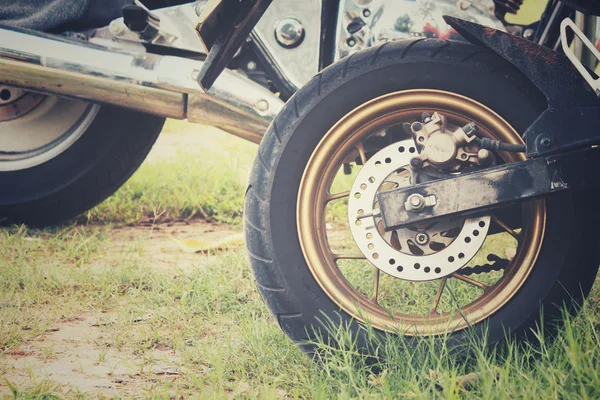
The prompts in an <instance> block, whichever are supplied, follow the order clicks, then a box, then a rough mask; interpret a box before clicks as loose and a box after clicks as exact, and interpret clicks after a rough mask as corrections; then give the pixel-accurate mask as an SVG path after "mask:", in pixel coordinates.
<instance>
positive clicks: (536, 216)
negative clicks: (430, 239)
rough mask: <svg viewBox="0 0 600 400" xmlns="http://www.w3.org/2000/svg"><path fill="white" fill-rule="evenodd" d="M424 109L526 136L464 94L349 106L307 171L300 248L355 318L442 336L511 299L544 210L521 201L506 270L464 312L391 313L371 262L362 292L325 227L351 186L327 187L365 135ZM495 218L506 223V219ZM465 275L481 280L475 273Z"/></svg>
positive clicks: (506, 138)
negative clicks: (370, 280)
mask: <svg viewBox="0 0 600 400" xmlns="http://www.w3.org/2000/svg"><path fill="white" fill-rule="evenodd" d="M423 111H428V112H435V111H438V112H440V113H442V114H444V115H446V116H450V117H451V118H454V119H455V120H456V121H459V122H461V123H462V122H464V123H467V122H471V121H475V122H476V123H477V125H478V126H479V127H480V130H481V132H482V134H483V135H484V136H488V137H494V138H495V139H497V140H501V141H503V142H506V143H514V144H520V143H523V141H522V139H521V137H520V136H519V134H518V133H517V132H516V131H515V130H514V129H513V128H512V127H511V126H510V125H509V124H508V123H507V122H506V121H505V120H504V119H502V118H501V117H500V116H499V115H498V114H496V113H495V112H494V111H492V110H491V109H489V108H487V107H486V106H484V105H482V104H480V103H478V102H476V101H474V100H472V99H469V98H467V97H464V96H461V95H458V94H455V93H450V92H444V91H438V90H407V91H401V92H395V93H391V94H388V95H384V96H381V97H378V98H376V99H373V100H371V101H369V102H367V103H365V104H363V105H361V106H359V107H357V108H356V109H354V110H352V111H351V112H350V113H348V114H347V115H346V116H344V117H343V118H342V119H341V120H340V121H338V123H336V124H335V125H334V126H333V127H332V128H331V129H330V130H329V131H328V132H327V133H326V134H325V135H324V137H323V138H322V139H321V141H320V142H319V144H318V145H317V147H316V148H315V150H314V152H313V154H312V155H311V157H310V159H309V162H308V164H307V166H306V169H305V171H304V174H303V177H302V180H301V183H300V188H299V193H298V203H297V209H296V219H297V229H298V237H299V240H300V245H301V248H302V252H303V254H304V257H305V260H306V262H307V264H308V267H309V269H310V271H311V273H312V275H313V277H314V278H315V279H316V281H317V282H318V284H319V285H320V287H321V288H322V289H323V290H324V291H325V293H326V294H327V296H328V297H329V298H330V299H331V300H332V301H334V302H335V303H336V304H337V305H338V306H339V307H340V308H341V309H343V310H344V311H346V312H347V313H348V314H349V315H350V316H351V317H353V318H355V319H357V320H359V321H362V322H367V323H369V324H371V325H372V326H373V327H375V328H377V329H381V330H384V331H388V332H396V333H402V334H405V335H423V334H427V335H439V334H445V333H448V332H452V331H456V330H461V329H464V328H466V327H468V326H470V325H473V324H475V323H477V322H480V321H482V320H484V319H486V318H488V317H489V316H491V315H492V314H494V313H495V312H496V311H498V310H499V309H500V308H501V307H502V306H503V305H505V304H506V303H507V302H508V301H509V300H510V299H511V298H513V296H514V295H515V294H516V293H517V292H518V290H519V289H520V288H521V286H522V285H523V283H524V282H525V281H526V279H527V277H528V276H529V274H530V272H531V270H532V268H533V266H534V264H535V262H536V260H537V257H538V254H539V251H540V248H541V245H542V240H543V236H544V227H545V216H546V208H545V201H544V200H533V201H527V202H524V203H523V204H522V215H523V221H522V229H521V232H520V233H519V234H518V235H519V241H518V248H517V252H516V255H515V256H514V257H513V259H512V260H511V261H510V263H509V265H508V266H507V268H506V272H505V274H504V276H503V277H502V278H500V280H499V281H498V282H496V283H495V284H494V285H493V286H491V287H487V288H485V291H484V293H483V295H482V296H481V297H479V298H478V299H477V300H475V301H473V302H471V303H469V304H467V305H466V306H465V307H463V308H461V310H460V313H457V314H456V315H454V316H450V317H449V316H448V315H441V316H440V315H427V316H414V315H413V316H407V315H406V314H403V313H401V312H394V313H390V312H389V311H388V310H386V309H385V308H383V307H382V306H380V305H379V304H378V303H377V290H378V289H377V288H378V282H379V272H377V271H378V270H377V268H376V267H374V266H373V267H372V268H375V270H377V271H375V273H374V291H375V294H374V295H373V296H372V297H370V298H368V297H367V296H365V295H363V294H361V293H360V292H359V291H358V290H357V289H356V288H354V287H353V286H352V284H350V282H349V281H348V280H347V279H346V278H345V277H344V275H343V274H342V272H341V270H340V268H339V267H338V265H337V261H338V260H339V256H338V255H336V254H334V253H333V252H332V251H331V250H330V247H329V243H328V238H327V234H326V227H325V225H326V223H325V213H326V207H327V204H328V203H329V202H330V201H332V200H335V199H339V198H341V197H343V196H347V195H348V193H335V194H331V193H330V192H329V189H330V187H331V184H332V182H333V179H334V178H335V175H336V173H337V171H338V170H339V167H340V166H341V164H342V162H343V160H344V158H345V157H346V156H347V155H348V154H349V153H350V152H356V151H357V152H358V154H359V155H360V157H361V158H363V160H365V159H366V158H365V152H364V147H363V145H362V141H363V140H364V139H366V138H367V137H369V136H371V135H372V134H373V133H375V132H379V131H382V130H383V129H384V128H385V127H390V126H392V125H395V124H397V123H400V122H406V121H409V120H411V118H412V120H413V121H414V120H417V119H418V118H419V116H420V114H421V113H422V112H423ZM500 155H501V158H502V159H503V160H504V161H506V162H515V161H520V160H523V159H525V155H524V154H522V153H501V154H500ZM497 223H499V224H500V226H501V224H502V221H498V222H497ZM512 234H515V232H512ZM515 235H516V234H515ZM345 258H346V257H345ZM348 258H352V256H350V257H348ZM357 258H358V257H357ZM458 272H460V270H459V271H458ZM453 277H455V278H459V279H461V280H463V279H462V278H460V277H456V276H453ZM447 278H450V277H445V278H442V279H441V280H440V292H439V296H441V290H443V288H444V285H445V282H446V279H447ZM464 278H466V277H464ZM464 281H465V282H468V281H472V282H468V283H470V284H475V285H477V283H478V282H477V281H475V280H473V279H471V278H466V280H464ZM482 287H483V286H482ZM439 296H437V295H436V300H434V301H436V302H439ZM436 306H437V303H436Z"/></svg>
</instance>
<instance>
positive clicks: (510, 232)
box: [492, 215, 519, 241]
mask: <svg viewBox="0 0 600 400" xmlns="http://www.w3.org/2000/svg"><path fill="white" fill-rule="evenodd" d="M492 219H493V220H494V222H495V223H496V224H498V226H499V227H500V228H502V229H504V230H505V231H506V232H507V233H508V234H509V235H510V236H512V237H514V238H515V239H517V241H518V240H519V234H518V233H517V232H515V231H513V230H512V229H511V227H510V226H508V225H506V224H505V223H504V222H503V221H502V220H501V219H500V218H498V217H496V216H495V215H494V216H493V217H492Z"/></svg>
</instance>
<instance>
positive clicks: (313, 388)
mask: <svg viewBox="0 0 600 400" xmlns="http://www.w3.org/2000/svg"><path fill="white" fill-rule="evenodd" d="M0 244H1V246H0V253H1V254H0V359H2V358H3V357H2V354H3V353H6V352H9V351H10V350H13V349H15V348H18V346H20V345H21V344H24V343H28V342H30V341H31V340H32V339H33V338H35V337H39V336H40V335H41V334H42V333H43V332H44V331H45V330H46V329H48V328H49V327H51V326H52V325H53V324H55V323H57V322H60V321H65V320H70V319H72V318H75V317H77V316H80V315H81V314H82V313H97V312H99V310H111V311H112V312H113V314H114V315H116V319H115V320H114V322H113V323H112V324H109V325H107V326H106V327H104V328H103V332H104V339H103V343H102V345H103V346H106V348H114V349H117V350H118V351H120V352H122V353H125V354H129V356H131V357H134V356H135V357H141V358H144V359H145V360H146V361H145V363H147V370H150V367H151V365H153V362H155V361H156V360H153V358H152V350H153V349H156V348H160V349H162V350H164V351H168V352H172V353H173V354H176V355H177V357H178V363H179V365H178V366H179V367H180V368H181V369H182V371H184V372H182V373H181V374H180V375H179V376H178V377H177V379H176V380H172V381H170V380H168V379H167V380H158V381H157V380H156V379H157V377H155V376H153V375H152V374H151V373H148V372H143V371H142V372H141V376H142V377H144V379H147V381H148V382H150V383H152V385H151V386H150V389H148V390H147V391H146V392H144V394H143V397H149V398H165V397H171V398H173V396H174V397H177V398H179V397H180V396H183V397H186V398H223V397H226V396H230V395H232V394H236V393H237V394H238V395H239V396H238V397H244V398H282V397H283V396H289V397H291V398H321V399H330V398H343V399H346V398H400V397H408V398H456V399H459V398H469V399H471V398H497V399H511V398H531V399H540V398H544V399H545V398H573V399H579V398H581V399H593V398H598V396H600V338H599V336H598V335H599V326H600V317H599V316H598V313H597V306H598V301H599V299H600V295H599V293H598V292H597V291H594V293H593V295H592V296H591V300H590V301H589V302H588V303H587V304H586V305H585V307H584V310H583V312H582V313H581V315H580V316H579V317H578V318H576V319H572V318H566V320H565V321H566V322H565V327H564V328H563V329H562V330H561V331H560V333H559V335H558V338H557V339H556V340H554V341H550V340H549V339H548V338H547V337H544V336H543V335H541V334H540V340H534V342H533V343H532V344H531V345H517V344H514V343H510V344H509V345H508V346H507V347H506V348H504V349H501V350H496V351H489V350H486V349H485V346H484V343H481V342H479V341H476V340H474V341H473V343H472V344H471V346H470V350H471V355H470V356H468V357H466V358H465V357H462V358H458V357H456V356H453V355H451V354H450V353H449V351H448V349H447V348H446V347H445V346H443V345H442V346H441V347H435V348H434V346H433V344H432V343H431V342H430V341H429V340H428V339H424V340H422V341H421V342H419V343H418V345H417V346H416V348H414V349H412V348H411V349H406V345H405V344H404V343H403V342H402V341H401V340H399V339H397V338H396V339H394V338H390V339H389V340H388V341H385V342H380V341H377V340H376V339H375V337H373V339H372V346H373V348H374V349H376V350H374V351H376V352H377V354H379V355H381V356H383V360H382V361H380V362H379V363H377V364H376V365H375V367H376V369H377V372H374V370H373V365H372V364H368V363H367V360H365V358H364V357H362V356H360V355H359V353H358V351H357V348H356V346H355V343H354V341H353V338H352V336H351V335H349V333H348V332H347V331H346V330H345V329H344V327H341V328H332V332H333V335H334V337H336V338H337V340H338V341H340V343H343V347H342V349H334V348H330V347H328V346H326V345H325V344H324V343H320V344H318V346H319V347H320V348H321V354H322V359H321V364H320V365H317V364H316V363H313V362H312V361H310V360H309V359H308V358H307V357H305V356H304V355H303V354H301V352H300V351H299V350H298V349H297V348H296V347H295V345H294V344H293V343H292V342H291V341H289V340H288V339H287V338H286V337H285V336H284V335H283V333H282V332H281V331H280V330H279V328H278V327H277V325H276V323H275V322H274V321H273V319H272V318H271V317H270V315H269V313H268V311H267V309H266V307H265V306H264V305H263V303H262V300H261V299H260V296H259V295H258V293H257V291H256V289H255V286H254V283H253V281H252V278H251V272H250V269H249V267H248V265H247V262H246V258H245V254H244V252H243V250H239V251H232V252H226V253H223V254H221V255H220V256H219V257H218V258H206V257H204V258H202V257H201V258H199V259H198V260H197V261H196V264H194V268H192V269H191V270H188V271H177V272H175V273H174V272H166V271H161V270H157V269H155V268H152V259H151V258H150V259H148V258H144V257H139V255H140V254H139V250H138V249H137V247H136V244H135V243H132V244H131V246H130V248H129V249H128V250H127V251H126V254H125V256H120V257H110V256H107V254H109V250H110V248H111V247H112V246H113V243H112V240H111V239H110V236H109V235H108V232H107V231H106V230H105V229H103V228H94V229H90V228H67V229H65V230H61V231H58V232H40V231H29V230H27V229H25V228H13V229H5V230H3V231H2V233H1V236H0ZM145 315H150V317H146V318H144V319H143V321H142V322H141V323H136V324H132V321H133V320H136V318H139V317H140V316H145ZM48 357H50V358H53V357H54V358H56V357H59V355H53V354H50V355H48ZM99 357H106V355H101V356H99ZM109 361H110V357H109V359H107V360H104V359H100V360H99V361H98V362H99V363H103V362H109ZM0 365H2V363H1V362H0ZM0 368H1V367H0ZM0 371H1V369H0ZM0 373H1V372H0ZM469 373H477V374H478V379H477V380H475V381H473V382H472V384H471V385H470V387H469V388H468V389H465V388H464V387H463V386H462V379H463V378H462V376H464V375H466V374H469ZM146 374H147V377H146ZM7 378H8V379H10V376H7ZM12 384H13V385H15V383H14V382H13V383H12ZM14 387H15V390H17V391H18V392H19V393H20V394H19V398H23V399H28V398H43V397H42V395H43V394H54V395H58V396H63V395H65V393H64V392H63V391H62V389H61V387H60V386H57V385H52V383H51V381H46V380H42V381H40V382H38V383H37V385H34V386H28V385H23V386H19V385H16V386H14ZM79 395H80V396H81V397H85V398H87V397H95V396H90V395H86V394H79ZM67 397H69V396H68V395H67Z"/></svg>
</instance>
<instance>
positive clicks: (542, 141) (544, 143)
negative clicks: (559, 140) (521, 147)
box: [540, 137, 552, 147]
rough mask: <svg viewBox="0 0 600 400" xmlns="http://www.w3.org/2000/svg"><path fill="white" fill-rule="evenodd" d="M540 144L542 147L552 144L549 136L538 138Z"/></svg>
mask: <svg viewBox="0 0 600 400" xmlns="http://www.w3.org/2000/svg"><path fill="white" fill-rule="evenodd" d="M540 144H541V145H542V146H544V147H550V146H552V140H551V139H550V138H547V137H545V138H541V139H540Z"/></svg>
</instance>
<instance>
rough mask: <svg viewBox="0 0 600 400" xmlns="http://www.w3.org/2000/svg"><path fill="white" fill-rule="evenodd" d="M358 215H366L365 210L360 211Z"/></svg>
mask: <svg viewBox="0 0 600 400" xmlns="http://www.w3.org/2000/svg"><path fill="white" fill-rule="evenodd" d="M356 213H357V214H358V215H363V214H364V213H365V210H363V209H360V210H358V211H357V212H356Z"/></svg>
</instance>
